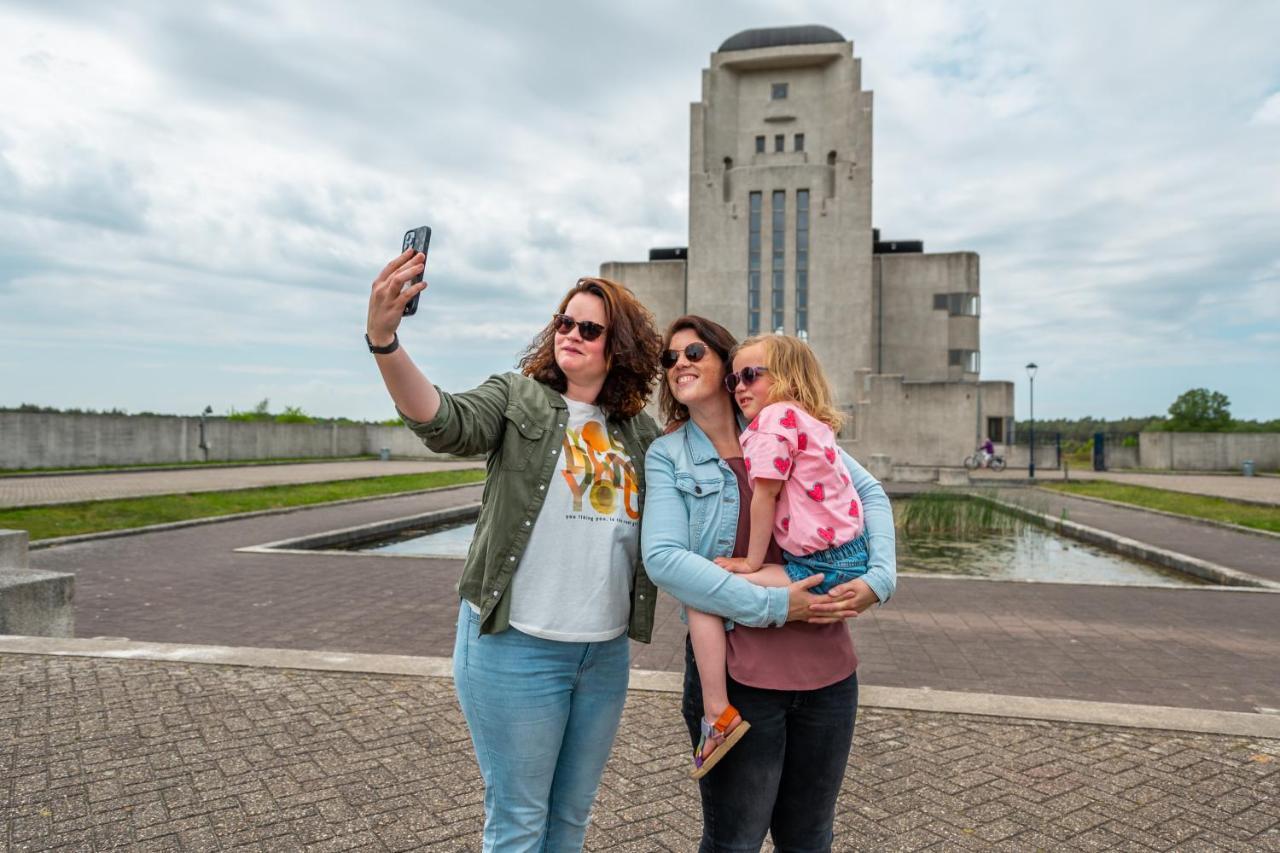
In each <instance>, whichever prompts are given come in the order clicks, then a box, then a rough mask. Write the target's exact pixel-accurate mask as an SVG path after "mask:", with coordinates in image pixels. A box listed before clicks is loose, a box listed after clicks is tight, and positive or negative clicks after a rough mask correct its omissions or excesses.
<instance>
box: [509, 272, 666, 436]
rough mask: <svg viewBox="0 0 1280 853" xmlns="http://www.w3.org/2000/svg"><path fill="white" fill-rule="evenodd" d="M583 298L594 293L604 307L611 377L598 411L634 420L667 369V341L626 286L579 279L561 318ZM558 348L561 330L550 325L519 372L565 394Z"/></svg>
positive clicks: (523, 359) (524, 358) (531, 346)
mask: <svg viewBox="0 0 1280 853" xmlns="http://www.w3.org/2000/svg"><path fill="white" fill-rule="evenodd" d="M579 293H590V294H592V295H593V296H598V297H600V298H601V299H602V300H603V301H604V315H605V326H606V328H607V330H606V332H605V348H604V357H605V364H607V365H609V372H608V374H606V376H605V380H604V386H603V387H602V388H601V389H600V395H599V396H598V397H596V405H597V406H599V407H600V408H601V409H604V412H605V414H606V415H608V416H610V417H617V418H630V417H634V416H635V415H638V414H639V413H640V411H641V410H642V409H643V408H644V406H645V403H647V402H649V395H650V394H651V393H652V392H653V383H654V380H655V379H657V378H658V373H659V372H660V371H661V369H662V367H661V365H659V363H658V353H659V352H660V349H659V347H660V346H661V341H660V340H659V338H658V332H657V330H656V329H654V327H653V315H652V314H651V313H649V309H647V308H645V307H644V306H643V305H641V304H640V300H638V299H636V297H635V294H634V293H632V292H631V291H630V290H629V289H627V287H626V286H624V285H621V284H618V282H616V281H610V280H609V279H607V278H595V277H587V278H580V279H578V282H577V284H575V285H574V286H573V287H571V288H569V292H568V293H566V294H565V295H564V298H563V299H561V300H560V307H558V308H557V309H556V313H557V314H563V313H564V309H565V307H566V306H567V305H568V304H569V300H570V299H572V298H573V297H574V296H576V295H578V294H579ZM555 343H556V329H555V324H554V323H551V322H548V323H547V325H546V328H544V329H543V330H542V331H541V332H539V333H538V336H537V337H536V338H534V339H533V341H532V342H531V343H530V344H529V348H528V349H526V350H525V352H524V355H522V356H521V357H520V363H519V367H520V372H521V373H523V374H524V375H525V376H528V377H529V378H531V379H536V380H537V381H539V382H541V383H543V384H544V385H549V386H550V387H552V388H554V389H555V390H557V391H559V392H560V393H561V394H563V393H564V392H565V391H566V390H567V389H568V387H569V380H568V379H567V378H566V377H565V375H564V371H563V370H561V369H560V365H558V364H556V351H555V349H556V348H555Z"/></svg>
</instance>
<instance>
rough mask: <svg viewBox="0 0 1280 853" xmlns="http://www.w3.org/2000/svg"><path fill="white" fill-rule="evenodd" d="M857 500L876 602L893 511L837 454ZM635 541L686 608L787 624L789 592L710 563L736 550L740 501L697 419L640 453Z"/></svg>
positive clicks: (872, 481)
mask: <svg viewBox="0 0 1280 853" xmlns="http://www.w3.org/2000/svg"><path fill="white" fill-rule="evenodd" d="M840 455H841V458H842V459H843V460H844V464H845V467H847V468H848V469H849V474H850V477H851V478H852V480H853V487H854V488H855V489H856V490H857V492H858V497H860V498H861V499H862V506H863V518H864V521H865V523H866V535H867V543H868V545H869V550H870V555H871V556H870V561H869V565H868V568H867V573H866V574H865V575H863V577H862V579H863V580H864V581H866V582H867V585H868V586H870V587H871V589H872V591H873V592H875V594H876V596H877V597H879V599H880V601H881V603H883V602H885V601H888V600H889V597H890V596H891V595H893V591H894V588H895V586H896V582H897V581H896V578H897V552H896V539H895V536H894V532H893V510H892V509H891V508H890V506H889V497H888V496H887V495H886V494H885V492H884V488H883V487H882V486H881V485H880V482H879V481H878V480H876V478H875V477H872V476H871V474H870V473H868V472H867V470H866V469H865V468H863V467H862V466H861V465H859V464H858V463H857V462H855V461H854V459H853V457H851V456H850V455H849V454H847V453H845V452H844V451H843V450H841V451H840ZM644 465H645V481H646V485H647V490H648V493H647V495H646V497H645V502H644V526H643V527H642V529H641V532H640V545H641V550H642V551H643V553H644V564H645V570H646V571H647V572H648V574H649V578H650V579H651V580H652V581H653V582H654V583H656V584H657V585H658V586H659V587H661V588H662V589H665V590H666V591H667V592H669V593H671V594H672V595H673V596H675V597H676V598H677V599H679V600H680V601H681V602H683V603H684V604H685V605H687V606H689V607H693V608H696V609H698V610H702V611H705V612H707V613H716V614H719V615H722V616H724V617H726V618H728V619H731V620H733V621H735V622H739V623H741V624H743V625H749V626H752V627H757V628H759V627H764V626H766V625H781V624H783V623H784V622H786V621H787V610H788V606H789V601H788V598H789V596H788V591H787V589H786V588H783V587H773V588H770V587H762V586H757V585H755V584H753V583H751V582H750V581H748V580H746V579H745V578H741V577H739V576H737V575H735V574H732V573H730V572H727V571H725V570H724V569H722V568H720V567H719V566H717V565H716V564H715V563H713V562H711V560H712V559H714V558H715V557H727V556H730V555H731V554H732V553H733V544H734V540H735V539H736V537H737V528H738V512H739V510H740V507H739V505H740V504H741V502H742V501H741V498H740V496H739V494H738V478H737V477H735V476H734V473H733V470H732V469H731V468H730V467H729V465H728V463H726V462H725V461H724V460H723V459H721V458H720V457H719V455H717V453H716V451H715V448H714V447H713V446H712V444H711V440H710V439H709V438H707V435H706V433H704V432H703V431H702V430H701V429H700V428H699V427H698V426H697V424H695V423H693V421H687V422H686V423H685V424H684V425H683V426H681V427H680V428H679V429H677V430H675V431H673V432H671V433H669V434H668V435H664V436H662V437H661V438H659V439H657V440H655V441H654V442H653V444H651V445H650V446H649V452H648V453H647V454H646V455H645V463H644Z"/></svg>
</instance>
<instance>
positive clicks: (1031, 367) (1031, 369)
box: [1027, 361, 1040, 480]
mask: <svg viewBox="0 0 1280 853" xmlns="http://www.w3.org/2000/svg"><path fill="white" fill-rule="evenodd" d="M1039 369H1040V368H1039V366H1037V365H1036V363H1035V362H1034V361H1033V362H1031V363H1030V364H1028V365H1027V377H1028V378H1029V379H1030V380H1031V462H1030V463H1029V464H1028V465H1027V473H1028V474H1029V475H1030V476H1031V479H1033V480H1034V479H1035V478H1036V371H1037V370H1039Z"/></svg>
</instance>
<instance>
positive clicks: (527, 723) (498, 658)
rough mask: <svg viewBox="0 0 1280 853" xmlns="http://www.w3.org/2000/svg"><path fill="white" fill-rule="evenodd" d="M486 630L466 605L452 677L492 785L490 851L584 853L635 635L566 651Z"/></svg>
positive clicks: (487, 794) (487, 806) (487, 807)
mask: <svg viewBox="0 0 1280 853" xmlns="http://www.w3.org/2000/svg"><path fill="white" fill-rule="evenodd" d="M479 628H480V618H479V616H478V615H477V614H476V613H475V612H474V611H473V610H472V609H471V606H470V605H468V604H467V603H466V602H465V601H464V602H462V606H461V609H460V610H459V611H458V636H457V641H456V643H455V644H454V648H453V679H454V686H455V688H456V689H457V691H458V703H459V704H460V705H461V706H462V715H463V716H464V717H465V718H466V720H467V727H468V728H469V729H470V730H471V742H472V743H473V744H474V745H475V749H476V761H477V763H478V764H479V765H480V775H481V776H483V777H484V813H485V820H484V849H485V851H500V853H520V852H521V851H550V853H561V851H580V850H581V849H582V843H583V839H584V837H585V836H586V834H587V822H588V820H589V819H590V817H591V804H592V803H593V802H594V801H595V798H596V789H597V788H599V786H600V776H601V775H602V774H603V773H604V765H605V762H606V761H607V760H608V758H609V750H610V748H611V747H612V746H613V739H614V736H615V735H617V733H618V723H619V722H620V721H621V719H622V705H623V703H624V702H625V701H626V698H627V680H628V678H629V676H630V648H629V646H628V641H627V636H626V635H625V634H623V635H622V636H621V637H618V638H617V639H614V640H609V641H607V642H603V643H560V642H556V641H554V640H543V639H540V638H538V637H532V636H530V635H528V634H524V633H521V632H520V631H517V630H516V629H515V628H508V629H507V630H506V631H502V632H499V633H497V634H486V635H484V636H480V633H479Z"/></svg>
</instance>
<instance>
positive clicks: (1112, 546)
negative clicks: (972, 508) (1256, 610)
mask: <svg viewBox="0 0 1280 853" xmlns="http://www.w3.org/2000/svg"><path fill="white" fill-rule="evenodd" d="M966 494H968V495H969V496H970V497H971V498H973V499H975V500H980V501H986V502H988V503H990V504H992V505H993V506H997V507H999V508H1000V509H1002V510H1004V511H1006V512H1008V513H1010V514H1012V515H1016V516H1018V517H1021V518H1024V519H1026V520H1028V521H1031V522H1033V523H1035V524H1040V525H1043V526H1044V527H1046V528H1048V529H1049V530H1052V531H1055V532H1057V533H1061V534H1063V535H1064V536H1070V537H1071V538H1073V539H1078V540H1080V541H1081V542H1087V543H1089V544H1090V545H1097V546H1099V547H1102V548H1107V549H1109V550H1111V551H1114V552H1115V553H1117V554H1122V555H1124V556H1126V557H1137V558H1138V559H1141V560H1146V561H1147V562H1149V563H1155V564H1156V565H1158V566H1164V567H1165V568H1167V569H1173V570H1174V571H1178V572H1182V573H1184V574H1188V575H1194V576H1196V577H1199V578H1203V579H1205V580H1208V581H1212V582H1213V583H1215V584H1220V585H1222V586H1228V587H1253V588H1255V589H1265V590H1269V591H1272V592H1280V583H1276V582H1275V581H1270V580H1267V579H1266V578H1261V577H1258V576H1257V575H1251V574H1249V573H1248V572H1242V571H1240V570H1239V569H1232V568H1228V567H1227V566H1220V565H1218V564H1217V563H1211V562H1209V561H1208V560H1201V559H1200V558H1198V557H1191V556H1188V555H1186V554H1180V553H1178V552H1177V551H1170V550H1168V549H1165V548H1158V547H1156V546H1155V545H1148V544H1147V543H1145V542H1139V541H1138V540H1137V539H1130V538H1128V537H1127V536H1120V535H1118V534H1115V533H1109V532H1107V531H1105V530H1099V529H1098V528H1096V527H1089V526H1088V525H1084V524H1080V523H1079V522H1075V521H1070V520H1068V519H1066V518H1058V517H1056V516H1053V515H1050V514H1049V513H1045V512H1039V511H1038V510H1035V509H1031V508H1029V507H1025V506H1022V505H1020V504H1016V503H1010V502H1008V501H1004V500H1000V499H999V498H994V497H992V496H990V495H986V494H981V493H974V492H966Z"/></svg>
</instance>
